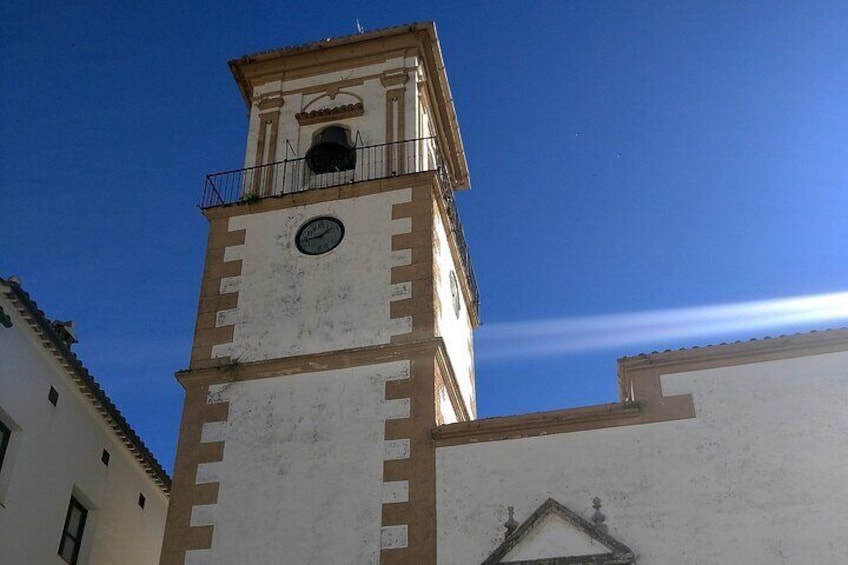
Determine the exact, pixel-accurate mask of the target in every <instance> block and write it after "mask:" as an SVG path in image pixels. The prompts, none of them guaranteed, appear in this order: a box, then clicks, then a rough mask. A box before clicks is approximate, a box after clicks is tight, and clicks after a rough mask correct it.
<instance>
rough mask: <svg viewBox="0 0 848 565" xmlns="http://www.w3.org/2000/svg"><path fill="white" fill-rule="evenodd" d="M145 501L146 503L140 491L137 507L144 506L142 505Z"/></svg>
mask: <svg viewBox="0 0 848 565" xmlns="http://www.w3.org/2000/svg"><path fill="white" fill-rule="evenodd" d="M146 503H147V499H146V498H144V495H143V494H141V493H138V507H139V508H144V505H145V504H146Z"/></svg>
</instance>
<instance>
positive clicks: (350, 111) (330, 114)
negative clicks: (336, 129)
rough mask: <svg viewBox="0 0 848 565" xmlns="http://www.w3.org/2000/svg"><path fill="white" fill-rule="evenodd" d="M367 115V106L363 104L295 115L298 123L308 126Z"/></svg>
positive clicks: (358, 103) (346, 105) (345, 105)
mask: <svg viewBox="0 0 848 565" xmlns="http://www.w3.org/2000/svg"><path fill="white" fill-rule="evenodd" d="M364 113H365V106H364V105H363V104H362V102H357V103H356V104H344V105H342V106H336V107H335V108H324V109H321V110H312V111H309V112H298V113H297V114H295V115H294V117H295V119H297V123H298V124H300V125H302V126H306V125H310V124H319V123H322V122H332V121H335V120H344V119H347V118H356V117H359V116H361V115H363V114H364Z"/></svg>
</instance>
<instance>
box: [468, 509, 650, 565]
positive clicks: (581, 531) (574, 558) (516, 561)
mask: <svg viewBox="0 0 848 565" xmlns="http://www.w3.org/2000/svg"><path fill="white" fill-rule="evenodd" d="M510 518H511V517H510ZM508 527H509V526H508ZM510 529H511V528H510ZM635 562H636V561H635V559H634V555H633V552H632V551H631V550H630V548H628V547H627V546H626V545H624V544H623V543H621V542H619V541H618V540H616V539H614V538H613V537H612V536H610V535H609V534H608V533H606V531H604V527H603V526H596V525H594V524H592V523H590V522H589V521H587V520H585V519H584V518H582V517H581V516H580V515H578V514H576V513H574V512H572V511H571V510H569V509H568V508H566V507H565V506H563V505H562V504H560V503H559V502H557V501H556V500H554V499H553V498H549V499H548V500H546V501H545V502H544V503H543V504H542V505H541V506H540V507H539V508H537V509H536V511H535V512H533V514H531V515H530V517H529V518H527V520H525V521H524V523H523V524H521V525H519V526H518V527H517V528H515V529H514V530H513V531H512V533H509V534H507V536H506V539H505V540H504V542H503V543H502V544H501V545H500V546H498V548H497V549H495V551H494V552H493V553H492V554H491V555H490V556H489V558H488V559H486V560H485V561H484V562H483V565H633V564H634V563H635Z"/></svg>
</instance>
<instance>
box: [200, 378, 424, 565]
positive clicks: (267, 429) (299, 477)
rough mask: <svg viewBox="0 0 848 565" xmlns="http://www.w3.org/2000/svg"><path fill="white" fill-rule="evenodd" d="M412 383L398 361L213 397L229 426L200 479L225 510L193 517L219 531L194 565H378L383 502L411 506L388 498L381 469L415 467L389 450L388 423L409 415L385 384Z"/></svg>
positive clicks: (233, 388) (267, 382)
mask: <svg viewBox="0 0 848 565" xmlns="http://www.w3.org/2000/svg"><path fill="white" fill-rule="evenodd" d="M408 377H409V362H408V361H398V362H392V363H385V364H381V365H372V366H369V367H357V368H351V369H343V370H333V371H325V372H319V373H310V374H301V375H296V376H283V377H276V378H269V379H263V380H256V381H247V382H241V383H234V384H232V385H225V386H219V387H215V389H214V390H212V391H210V398H211V399H212V400H214V401H228V402H229V403H230V407H229V414H230V417H229V420H228V421H227V423H226V424H225V426H224V427H223V429H221V430H218V431H217V432H216V434H215V435H216V438H218V439H223V441H224V442H225V443H224V446H225V447H224V459H223V461H221V462H219V463H211V464H205V465H202V466H201V468H200V470H199V471H198V482H205V481H211V480H217V481H220V487H219V496H218V503H217V504H216V505H212V506H208V507H195V512H194V515H193V518H192V522H193V524H194V525H203V524H213V525H214V526H215V530H214V536H213V538H212V548H211V549H209V550H202V551H191V552H189V553H188V559H187V561H186V564H187V565H200V564H203V565H214V564H231V563H287V564H291V565H307V564H310V563H327V564H343V563H357V564H362V565H368V564H373V565H377V564H378V563H379V555H380V543H381V539H380V538H381V508H382V503H383V499H384V497H389V498H392V497H395V498H398V497H403V496H406V495H405V490H404V487H406V484H405V483H404V484H401V483H389V484H388V487H389V488H387V489H386V490H384V487H383V483H382V473H383V471H382V468H383V460H384V458H399V457H404V456H406V457H408V444H407V447H406V449H407V452H406V453H403V452H402V451H403V450H402V449H401V448H402V446H400V445H399V444H397V442H394V443H391V442H384V441H383V438H384V427H385V420H386V419H387V418H394V417H399V416H402V415H403V414H400V413H399V410H398V408H399V405H398V404H397V403H398V402H399V401H386V400H384V398H385V383H386V381H388V380H392V379H403V378H408ZM400 412H403V410H400ZM406 415H407V416H408V411H407V413H406ZM396 444H397V445H396ZM398 450H400V451H398Z"/></svg>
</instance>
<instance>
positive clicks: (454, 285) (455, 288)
mask: <svg viewBox="0 0 848 565" xmlns="http://www.w3.org/2000/svg"><path fill="white" fill-rule="evenodd" d="M450 292H451V301H452V302H453V313H454V314H455V315H456V317H457V318H459V283H458V282H457V281H456V273H454V272H453V271H451V272H450Z"/></svg>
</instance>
